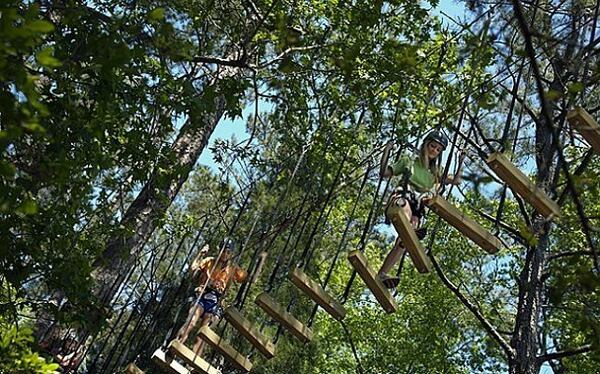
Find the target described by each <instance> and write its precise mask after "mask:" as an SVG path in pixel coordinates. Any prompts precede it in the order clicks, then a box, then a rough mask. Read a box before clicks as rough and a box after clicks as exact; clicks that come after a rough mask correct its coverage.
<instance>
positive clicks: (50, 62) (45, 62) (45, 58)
mask: <svg viewBox="0 0 600 374" xmlns="http://www.w3.org/2000/svg"><path fill="white" fill-rule="evenodd" d="M53 52H54V50H53V49H52V48H51V47H48V48H44V49H42V50H41V51H39V52H38V53H37V54H36V55H35V59H36V60H37V62H38V63H39V64H40V65H42V66H44V67H47V68H57V67H59V66H61V65H62V63H61V62H60V61H59V60H58V59H56V58H55V57H54V56H53V55H52V54H53Z"/></svg>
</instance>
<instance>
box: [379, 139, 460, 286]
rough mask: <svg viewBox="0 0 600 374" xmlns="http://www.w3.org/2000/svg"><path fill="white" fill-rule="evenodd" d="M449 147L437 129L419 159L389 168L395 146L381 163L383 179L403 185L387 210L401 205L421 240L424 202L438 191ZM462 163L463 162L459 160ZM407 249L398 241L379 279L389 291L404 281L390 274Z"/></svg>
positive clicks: (405, 159)
mask: <svg viewBox="0 0 600 374" xmlns="http://www.w3.org/2000/svg"><path fill="white" fill-rule="evenodd" d="M447 146H448V138H446V136H445V135H444V134H443V133H442V132H441V131H438V130H433V131H431V132H430V133H429V134H427V136H425V139H423V143H422V144H421V148H420V150H419V155H418V157H416V158H415V159H411V158H410V157H409V156H408V155H404V156H402V157H401V158H400V159H399V160H398V161H397V162H396V163H394V164H392V165H387V159H388V156H389V152H390V150H391V143H390V144H388V146H386V148H385V150H384V153H383V157H382V160H381V170H380V174H381V177H396V176H397V177H399V179H400V181H401V184H400V186H399V187H398V188H396V190H395V191H394V192H393V193H392V195H391V196H390V200H389V202H388V205H387V207H386V211H387V208H389V207H390V206H392V204H397V205H399V206H400V207H401V208H402V210H403V212H404V214H406V217H407V218H408V219H409V221H410V223H411V224H412V225H413V227H414V228H415V229H416V230H415V231H416V233H417V236H418V237H419V239H423V237H424V236H425V229H424V228H419V226H420V224H421V218H422V217H423V214H424V205H423V200H425V199H426V197H424V196H427V195H428V194H429V195H431V193H433V192H435V186H436V185H439V184H440V181H439V179H440V172H439V169H440V159H441V157H440V154H441V153H442V152H443V151H444V150H445V149H446V147H447ZM459 163H461V162H460V161H459ZM457 175H458V177H456V178H453V177H451V176H449V177H447V178H446V180H444V181H443V182H444V183H445V184H459V183H460V181H461V178H460V170H459V172H458V173H457ZM404 251H405V248H404V246H402V243H401V242H400V238H397V239H396V243H395V244H394V248H393V249H392V250H391V251H390V253H388V255H387V256H386V258H385V260H384V262H383V265H382V266H381V269H380V270H379V277H380V279H381V281H382V282H383V284H384V285H385V286H386V287H387V288H394V287H396V286H397V285H398V282H399V281H400V279H399V278H398V277H393V276H390V275H388V272H389V271H390V270H391V269H392V267H393V266H394V265H395V264H396V263H397V262H398V261H399V260H400V258H401V257H402V255H403V254H404Z"/></svg>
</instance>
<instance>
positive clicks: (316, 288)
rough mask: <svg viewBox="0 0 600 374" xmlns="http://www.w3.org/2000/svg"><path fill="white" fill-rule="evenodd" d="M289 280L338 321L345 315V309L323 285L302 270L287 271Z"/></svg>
mask: <svg viewBox="0 0 600 374" xmlns="http://www.w3.org/2000/svg"><path fill="white" fill-rule="evenodd" d="M288 276H289V278H290V281H291V282H292V283H293V284H294V285H295V286H296V287H298V288H299V289H300V290H301V291H302V292H304V293H305V294H307V295H308V296H309V297H310V298H311V299H313V300H314V301H315V302H316V303H317V304H319V306H320V307H321V308H323V309H324V310H325V311H326V312H327V313H329V314H331V316H332V317H333V318H335V319H337V320H339V321H341V320H343V319H344V317H346V309H345V308H344V307H343V306H342V304H340V303H338V302H337V300H335V299H334V298H333V297H332V296H331V295H330V294H329V293H327V292H326V291H325V290H324V289H323V287H321V285H320V284H319V283H317V282H315V281H314V280H312V279H310V277H309V276H308V275H306V274H305V273H304V272H303V271H302V270H300V269H298V268H296V269H293V270H291V271H290V273H289V275H288Z"/></svg>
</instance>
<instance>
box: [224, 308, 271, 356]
mask: <svg viewBox="0 0 600 374" xmlns="http://www.w3.org/2000/svg"><path fill="white" fill-rule="evenodd" d="M225 319H226V320H227V322H229V323H230V324H231V326H233V327H234V328H235V329H236V330H237V331H238V332H239V333H240V334H242V336H243V337H245V338H246V339H248V341H249V342H250V344H252V345H253V346H254V348H256V349H258V351H259V352H260V353H262V355H263V356H265V357H266V358H267V359H271V358H273V357H275V345H274V344H273V343H272V342H271V341H270V340H269V339H268V338H267V337H266V336H264V335H263V334H262V333H261V332H260V331H258V329H257V328H255V327H254V326H253V325H252V323H250V321H248V319H246V318H245V317H244V316H243V315H242V313H240V311H239V310H237V308H235V307H233V306H230V307H229V308H227V309H225Z"/></svg>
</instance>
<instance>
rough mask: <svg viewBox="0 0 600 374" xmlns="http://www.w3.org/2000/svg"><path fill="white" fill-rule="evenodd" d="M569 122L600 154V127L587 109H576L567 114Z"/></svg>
mask: <svg viewBox="0 0 600 374" xmlns="http://www.w3.org/2000/svg"><path fill="white" fill-rule="evenodd" d="M567 121H569V124H571V127H572V128H573V129H574V130H576V131H577V132H578V133H580V134H581V136H582V137H583V138H584V139H585V140H586V141H587V142H588V143H589V144H590V146H591V147H592V149H593V150H594V152H596V153H597V154H600V125H598V122H596V120H595V119H594V117H592V116H591V115H590V114H589V113H588V112H587V111H586V110H585V109H583V108H581V107H576V108H575V109H573V110H571V111H570V112H569V113H567Z"/></svg>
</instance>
